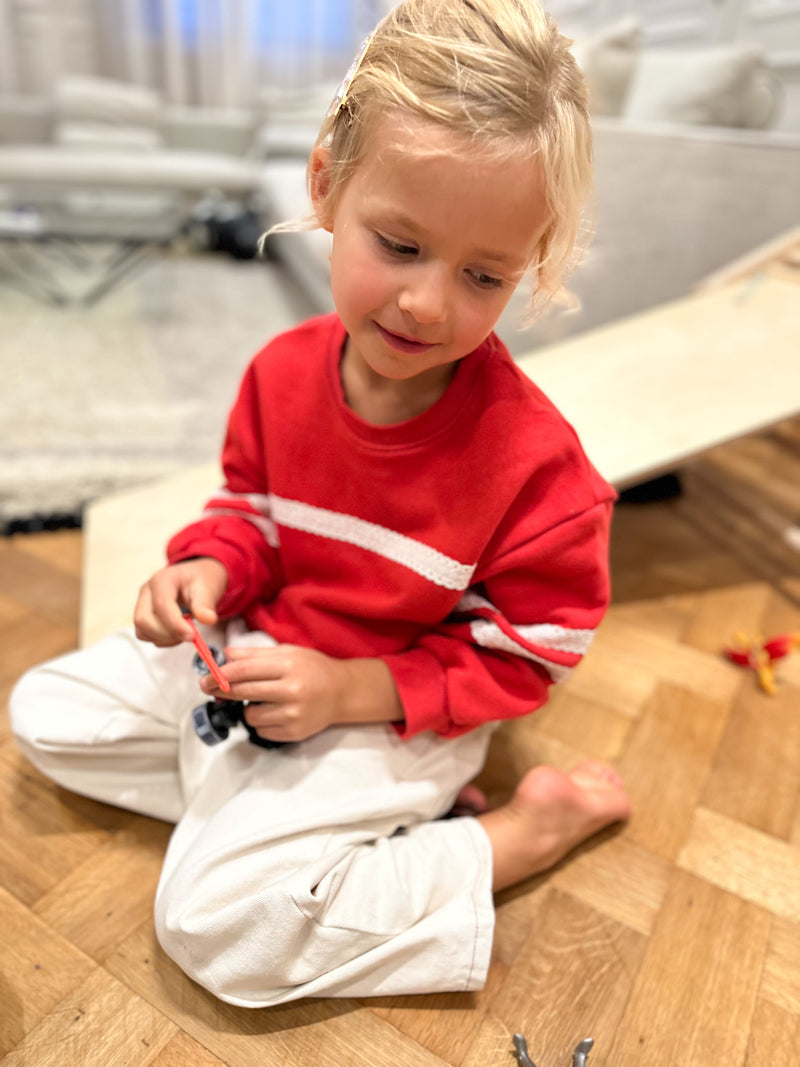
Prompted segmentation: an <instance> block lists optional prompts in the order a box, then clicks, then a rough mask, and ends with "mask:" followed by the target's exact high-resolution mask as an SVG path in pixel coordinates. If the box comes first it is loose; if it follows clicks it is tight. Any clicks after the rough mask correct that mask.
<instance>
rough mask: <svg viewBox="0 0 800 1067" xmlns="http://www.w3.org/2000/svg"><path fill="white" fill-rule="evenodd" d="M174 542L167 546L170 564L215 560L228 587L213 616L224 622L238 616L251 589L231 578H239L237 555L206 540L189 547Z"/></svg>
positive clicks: (210, 540)
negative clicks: (219, 564)
mask: <svg viewBox="0 0 800 1067" xmlns="http://www.w3.org/2000/svg"><path fill="white" fill-rule="evenodd" d="M176 542H178V538H177V537H176V538H173V540H172V541H170V543H169V545H168V546H167V559H168V560H169V562H170V563H183V562H184V561H185V560H188V559H197V558H198V557H199V556H207V557H209V558H210V559H215V560H217V561H218V562H219V563H221V564H222V566H223V567H224V568H225V571H226V572H227V575H228V584H227V585H226V586H225V592H224V593H223V594H222V596H221V597H220V599H219V601H218V602H217V606H216V612H217V615H218V616H219V617H220V618H222V619H225V618H230V617H231V616H233V615H238V614H239V613H240V612H241V611H243V610H244V608H245V607H246V606H247V604H248V603H249V600H250V597H249V595H248V589H249V588H251V585H250V583H249V582H247V581H246V580H245V581H242V580H241V578H240V580H239V581H238V582H237V581H235V580H234V578H233V576H234V575H235V574H239V575H241V573H242V557H241V553H239V552H238V551H237V550H236V549H235V548H233V547H232V546H228V545H225V544H222V543H220V542H219V541H218V540H216V539H215V538H209V539H208V540H204V539H202V538H199V539H198V540H195V541H192V542H191V544H187V543H185V542H184V543H180V542H178V543H176Z"/></svg>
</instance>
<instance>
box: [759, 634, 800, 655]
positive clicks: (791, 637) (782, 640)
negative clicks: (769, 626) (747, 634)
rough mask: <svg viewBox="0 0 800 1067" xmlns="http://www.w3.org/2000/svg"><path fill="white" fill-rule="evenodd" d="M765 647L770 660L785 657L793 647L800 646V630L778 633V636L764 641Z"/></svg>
mask: <svg viewBox="0 0 800 1067" xmlns="http://www.w3.org/2000/svg"><path fill="white" fill-rule="evenodd" d="M763 648H764V651H765V652H766V653H767V655H768V656H769V658H770V660H774V659H783V658H784V656H788V655H789V653H790V652H791V651H792V650H793V649H795V648H800V631H798V632H797V633H794V634H778V636H777V637H771V638H770V639H769V641H765V642H764V645H763Z"/></svg>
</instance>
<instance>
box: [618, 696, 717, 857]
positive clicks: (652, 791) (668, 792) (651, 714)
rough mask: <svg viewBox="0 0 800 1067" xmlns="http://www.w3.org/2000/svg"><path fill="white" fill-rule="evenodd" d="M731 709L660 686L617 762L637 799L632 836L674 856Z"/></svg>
mask: <svg viewBox="0 0 800 1067" xmlns="http://www.w3.org/2000/svg"><path fill="white" fill-rule="evenodd" d="M711 691H712V692H713V690H711ZM727 713H728V707H727V704H726V703H724V702H720V701H717V700H712V699H710V698H709V697H706V696H701V695H699V694H698V693H696V692H690V691H689V690H687V689H683V688H679V687H678V686H675V685H667V684H662V685H660V686H659V688H658V689H657V691H656V694H655V696H654V698H653V700H652V701H651V702H650V704H649V705H648V706H647V709H646V710H645V712H644V714H643V715H642V717H641V720H640V721H639V723H638V724H637V726H636V728H635V730H634V731H633V733H632V735H631V741H630V744H629V745H628V747H627V750H626V752H625V755H624V757H623V758H622V759H621V760H620V761H619V765H618V766H619V771H620V773H621V775H622V777H623V779H624V781H625V783H626V786H627V789H628V792H629V795H630V797H631V800H632V803H633V817H632V819H631V821H630V824H629V826H628V828H627V830H626V835H627V836H628V838H629V840H631V841H633V842H635V843H637V844H639V845H642V846H643V847H645V848H647V849H648V850H649V851H651V852H654V853H656V855H659V856H662V857H664V859H674V858H675V856H676V855H677V854H678V852H679V851H680V848H681V846H682V845H683V843H684V841H685V839H686V837H687V835H688V833H689V831H690V828H691V826H692V818H693V815H694V810H695V806H696V804H697V801H698V798H699V796H700V794H701V791H702V788H703V785H704V783H705V780H706V777H707V775H708V770H709V767H710V765H711V761H712V759H713V756H714V752H715V751H716V747H717V743H718V741H719V737H720V734H721V732H722V729H723V727H724V725H725V720H726V717H727Z"/></svg>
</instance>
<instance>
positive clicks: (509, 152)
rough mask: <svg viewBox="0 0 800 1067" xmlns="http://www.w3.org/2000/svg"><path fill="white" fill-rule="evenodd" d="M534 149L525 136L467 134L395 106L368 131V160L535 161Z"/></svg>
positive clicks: (366, 143) (366, 152)
mask: <svg viewBox="0 0 800 1067" xmlns="http://www.w3.org/2000/svg"><path fill="white" fill-rule="evenodd" d="M534 155H535V153H534V149H533V147H532V146H531V145H529V144H528V143H526V141H525V139H524V138H521V137H517V138H514V139H512V138H509V137H501V136H499V135H497V134H493V133H488V132H487V133H486V134H484V135H482V136H481V135H479V134H478V135H475V134H466V133H463V132H461V131H459V130H457V129H453V128H450V127H448V126H446V125H445V124H444V123H439V122H435V121H433V120H432V119H429V118H423V117H422V116H419V115H414V114H412V113H410V112H406V111H401V110H393V111H390V112H388V113H385V114H384V115H382V116H380V117H379V118H377V119H376V120H375V121H374V123H373V124H372V128H371V129H369V130H367V131H365V141H364V160H365V161H369V160H370V158H372V159H376V158H377V159H380V158H391V157H394V160H393V161H394V162H396V157H398V156H400V157H402V158H403V159H411V160H413V159H420V160H433V159H436V158H438V157H446V158H448V159H452V160H455V161H458V160H459V159H460V160H463V161H464V163H465V164H469V163H474V162H475V161H476V160H478V161H482V162H485V163H488V162H490V161H498V160H499V161H502V160H503V159H507V158H510V157H514V158H517V159H520V158H523V157H527V158H529V159H530V160H531V165H532V166H535V164H534Z"/></svg>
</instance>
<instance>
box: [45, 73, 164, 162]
mask: <svg viewBox="0 0 800 1067" xmlns="http://www.w3.org/2000/svg"><path fill="white" fill-rule="evenodd" d="M159 111H160V98H159V96H158V93H155V92H153V91H152V90H151V89H146V88H144V87H143V86H141V85H129V84H127V83H125V82H120V81H115V80H114V79H112V78H93V77H83V76H70V77H66V78H62V79H61V80H60V81H59V82H58V83H57V84H56V87H55V91H54V100H53V112H54V123H53V140H54V141H55V143H56V144H58V145H61V147H62V148H79V149H97V148H107V149H110V150H112V151H113V150H116V151H119V150H121V151H125V152H141V151H143V150H146V151H153V150H154V149H156V148H160V147H161V146H162V145H163V143H164V138H163V136H162V134H161V131H160V129H159Z"/></svg>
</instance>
